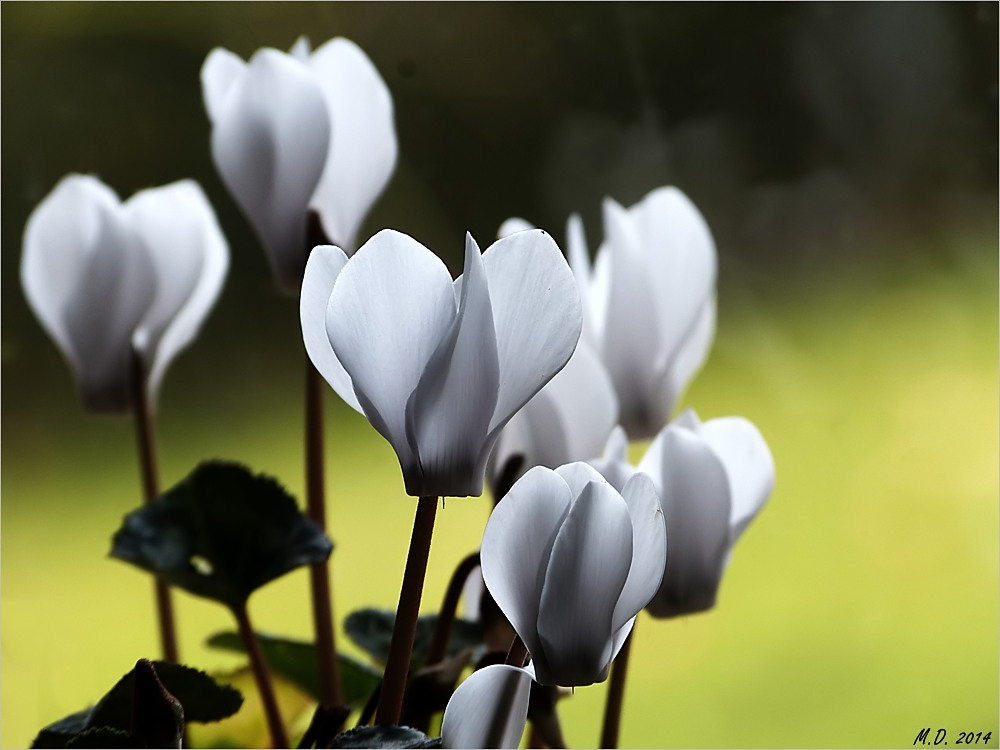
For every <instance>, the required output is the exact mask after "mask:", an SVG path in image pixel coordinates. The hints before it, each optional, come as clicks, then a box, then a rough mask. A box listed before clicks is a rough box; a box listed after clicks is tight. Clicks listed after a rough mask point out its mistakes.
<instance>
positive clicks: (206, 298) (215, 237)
mask: <svg viewBox="0 0 1000 750" xmlns="http://www.w3.org/2000/svg"><path fill="white" fill-rule="evenodd" d="M124 215H125V219H126V220H127V221H128V222H129V224H130V225H131V226H132V228H133V229H134V230H135V232H136V234H137V235H138V236H139V237H140V238H141V239H142V241H143V243H144V244H145V246H146V248H147V250H148V251H149V254H150V257H151V259H152V261H153V265H154V266H155V269H156V279H157V287H156V294H155V296H154V298H153V303H152V305H151V306H150V307H149V309H148V310H147V311H146V314H145V316H144V317H143V320H142V323H141V325H140V326H139V327H138V328H137V329H136V331H135V335H134V337H133V343H134V344H135V346H136V349H137V351H139V352H140V353H142V354H143V356H144V358H145V359H146V366H147V367H148V368H149V386H148V387H149V392H150V399H151V402H152V403H154V404H155V402H156V395H157V393H158V391H159V387H160V383H161V382H162V380H163V375H164V373H165V372H166V369H167V367H168V365H169V364H170V362H171V361H172V360H173V358H174V357H175V356H176V355H177V353H178V352H180V351H181V350H182V349H183V348H184V347H186V346H187V345H188V344H190V343H191V341H192V340H193V339H194V338H195V336H197V334H198V330H199V329H200V327H201V324H202V322H203V321H204V319H205V316H206V315H208V312H209V310H210V309H211V307H212V305H214V304H215V300H216V299H217V298H218V296H219V292H220V291H221V290H222V284H223V281H224V280H225V277H226V272H227V271H228V269H229V246H228V244H227V243H226V238H225V236H224V235H223V234H222V230H221V228H220V227H219V222H218V220H217V219H216V217H215V212H214V211H213V210H212V206H211V204H209V202H208V199H207V198H206V197H205V194H204V192H202V189H201V187H200V186H199V185H198V183H196V182H194V181H192V180H183V181H181V182H175V183H173V184H171V185H166V186H164V187H161V188H155V189H151V190H143V191H140V192H138V193H136V194H135V195H134V196H132V197H131V198H130V199H129V200H128V201H127V202H126V203H125V205H124Z"/></svg>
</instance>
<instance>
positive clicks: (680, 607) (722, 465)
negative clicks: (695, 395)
mask: <svg viewBox="0 0 1000 750" xmlns="http://www.w3.org/2000/svg"><path fill="white" fill-rule="evenodd" d="M624 445H625V442H624V435H623V434H622V433H621V432H618V433H617V434H616V435H614V436H613V437H612V438H611V439H610V440H609V441H608V451H606V453H605V458H604V459H603V460H601V461H595V462H593V464H594V465H595V466H596V467H597V468H598V470H599V471H601V473H602V474H604V476H605V477H607V478H608V480H609V481H610V482H611V483H612V484H618V483H621V482H624V481H625V479H627V478H628V477H629V476H631V474H632V473H634V472H636V471H639V472H642V473H645V474H648V475H649V476H650V477H651V478H652V479H653V481H654V482H655V483H656V486H657V489H659V491H660V503H661V505H662V506H663V512H664V513H665V514H666V519H667V537H668V543H669V545H670V557H669V559H668V560H667V568H666V572H665V573H664V575H663V583H662V585H661V586H660V589H659V591H657V593H656V596H654V597H653V599H652V601H650V602H649V604H648V605H647V607H646V609H647V610H649V613H650V614H652V615H653V616H654V617H676V616H678V615H684V614H691V613H694V612H701V611H704V610H707V609H711V608H712V607H713V606H714V605H715V600H716V596H717V593H718V590H719V584H720V582H721V580H722V574H723V573H724V572H725V569H726V567H727V566H728V564H729V559H730V556H731V555H732V550H733V545H735V544H736V540H737V539H739V537H740V535H741V534H742V533H743V531H744V530H745V529H746V527H747V526H748V525H749V524H750V522H751V521H752V520H753V519H754V517H756V515H757V514H758V513H759V512H760V511H761V509H762V508H763V507H764V504H765V503H766V502H767V499H768V498H769V497H770V495H771V491H772V490H773V488H774V459H773V458H772V456H771V451H770V450H769V449H768V447H767V443H766V442H765V440H764V437H763V436H762V435H761V434H760V431H759V430H758V429H757V428H756V427H755V426H754V425H753V423H752V422H750V421H748V420H746V419H743V418H742V417H722V418H719V419H710V420H708V421H707V422H705V423H702V422H700V421H699V419H698V416H697V415H696V414H695V413H694V412H693V411H691V410H688V411H685V412H684V413H683V414H681V415H680V416H679V417H678V418H677V419H675V420H674V421H673V422H671V423H670V424H669V425H667V427H666V428H664V429H663V430H662V431H661V432H660V434H659V435H657V436H656V439H655V440H654V441H653V442H652V443H651V444H650V446H649V449H648V450H647V451H646V454H645V455H644V456H643V458H642V460H641V461H640V462H639V466H638V468H637V469H635V468H632V467H629V466H628V464H627V463H625V461H626V457H625V453H624Z"/></svg>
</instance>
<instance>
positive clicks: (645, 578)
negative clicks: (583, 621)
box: [611, 472, 667, 631]
mask: <svg viewBox="0 0 1000 750" xmlns="http://www.w3.org/2000/svg"><path fill="white" fill-rule="evenodd" d="M622 497H623V498H624V500H625V503H626V505H628V512H629V517H630V518H631V519H632V565H631V566H630V568H629V572H628V580H627V581H625V586H624V588H623V589H622V593H621V596H620V597H619V598H618V604H617V605H616V606H615V614H614V619H613V620H612V623H611V627H612V629H614V630H616V631H617V630H619V629H621V628H622V627H624V626H625V624H626V623H627V622H628V621H629V620H633V619H635V616H636V615H637V614H639V612H640V611H641V610H642V608H643V607H645V606H646V605H647V604H649V600H650V599H652V598H653V595H654V594H656V592H657V590H658V589H659V588H660V583H661V582H662V580H663V571H664V567H665V566H666V564H667V524H666V520H665V519H664V515H663V511H662V510H661V509H660V502H659V493H658V492H657V490H656V485H655V484H653V480H652V479H650V478H649V477H648V476H647V475H645V474H643V473H641V472H639V473H636V474H634V475H633V476H632V477H631V478H630V479H629V480H628V482H626V484H625V488H624V489H623V490H622Z"/></svg>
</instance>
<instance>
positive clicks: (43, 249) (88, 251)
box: [21, 175, 155, 412]
mask: <svg viewBox="0 0 1000 750" xmlns="http://www.w3.org/2000/svg"><path fill="white" fill-rule="evenodd" d="M24 246H25V249H24V258H23V260H22V265H21V279H22V283H23V285H24V288H25V295H26V296H27V298H28V301H29V303H30V304H31V305H32V308H33V309H35V311H36V314H37V315H38V317H39V319H40V320H41V321H42V324H43V325H44V326H45V328H46V329H47V330H49V332H50V333H51V334H52V336H53V338H55V339H56V341H57V343H59V345H60V346H61V347H62V348H63V351H64V352H65V354H66V355H67V358H68V359H69V361H70V364H71V365H72V367H73V371H74V374H75V375H76V379H77V384H78V386H79V388H80V392H81V395H82V397H83V402H84V406H85V407H86V408H87V409H90V410H92V411H98V412H123V411H126V410H127V409H128V408H129V407H130V405H131V402H132V388H131V385H130V383H131V357H132V334H133V332H134V330H135V328H136V327H137V326H138V324H139V321H140V320H141V319H142V317H143V315H144V314H145V312H146V309H147V307H148V306H149V302H150V299H151V298H152V297H153V294H154V291H155V278H154V272H153V265H152V261H151V260H150V258H149V255H148V253H147V251H146V248H145V246H144V245H143V243H142V242H141V241H140V240H139V238H138V237H137V236H136V235H135V234H134V233H133V232H132V231H131V229H129V227H128V226H126V224H125V223H124V221H123V220H122V217H121V210H120V204H119V203H118V199H117V197H116V196H115V195H114V193H113V192H112V191H111V190H110V189H108V188H107V187H106V186H104V185H103V184H102V183H100V181H99V180H96V179H94V178H92V177H84V176H82V175H70V176H68V177H66V178H64V179H63V180H62V181H60V183H59V184H58V185H57V186H56V187H55V189H54V190H53V191H52V192H51V193H50V194H49V195H48V196H47V197H46V198H45V199H44V200H43V201H42V203H41V204H39V206H38V207H37V208H36V209H35V211H34V212H33V213H32V215H31V217H30V218H29V220H28V226H27V227H26V229H25V239H24Z"/></svg>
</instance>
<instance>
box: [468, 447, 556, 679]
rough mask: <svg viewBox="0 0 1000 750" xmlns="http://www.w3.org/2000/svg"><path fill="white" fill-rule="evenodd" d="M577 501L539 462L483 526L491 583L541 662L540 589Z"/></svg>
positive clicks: (485, 568) (538, 664)
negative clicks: (554, 547)
mask: <svg viewBox="0 0 1000 750" xmlns="http://www.w3.org/2000/svg"><path fill="white" fill-rule="evenodd" d="M572 502H573V496H572V494H571V493H570V490H569V487H568V486H567V484H566V482H565V481H564V480H563V479H562V478H561V477H560V476H559V475H558V474H556V473H555V472H554V471H551V470H550V469H545V468H543V467H540V466H539V467H535V468H533V469H531V470H530V471H529V472H528V473H527V474H525V475H524V476H523V477H521V479H520V480H518V482H517V483H516V484H515V485H514V486H513V487H512V488H511V490H510V491H509V492H508V493H507V494H506V495H505V496H504V498H503V500H501V501H500V502H499V503H498V504H497V506H496V507H495V508H494V509H493V513H492V515H490V520H489V522H488V523H487V524H486V530H485V531H484V532H483V544H482V549H481V551H480V559H481V561H482V569H483V580H484V581H485V582H486V588H487V589H488V590H489V592H490V594H491V595H492V596H493V599H494V600H495V601H496V603H497V606H498V607H499V608H500V610H501V611H502V612H503V613H504V615H505V616H506V617H507V619H508V620H509V621H510V624H511V626H512V627H513V628H514V630H515V631H516V632H517V634H518V635H519V636H520V637H521V640H522V641H524V645H525V646H527V648H528V651H529V652H530V653H531V655H532V658H533V659H534V660H535V664H536V668H541V665H542V664H543V663H544V661H545V659H544V653H543V651H542V648H541V642H540V641H539V639H538V634H537V624H538V611H539V593H540V592H541V590H542V585H543V583H544V581H545V570H546V566H547V564H548V559H549V556H550V553H551V551H552V545H553V543H554V542H555V539H556V533H557V532H558V530H559V527H560V526H561V524H562V522H563V519H564V518H565V517H566V514H567V513H568V512H569V508H570V505H571V504H572Z"/></svg>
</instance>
